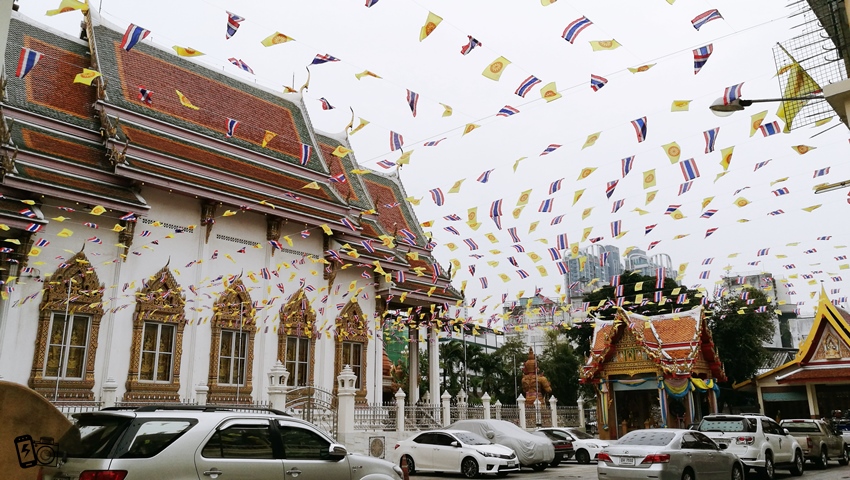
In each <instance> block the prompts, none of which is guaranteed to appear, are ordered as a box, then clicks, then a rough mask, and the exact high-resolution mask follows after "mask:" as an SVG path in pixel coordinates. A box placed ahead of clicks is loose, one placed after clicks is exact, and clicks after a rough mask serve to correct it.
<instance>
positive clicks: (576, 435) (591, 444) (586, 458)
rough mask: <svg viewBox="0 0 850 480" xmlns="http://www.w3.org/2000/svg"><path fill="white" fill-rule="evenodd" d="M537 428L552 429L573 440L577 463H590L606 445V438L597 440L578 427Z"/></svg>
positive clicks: (557, 433)
mask: <svg viewBox="0 0 850 480" xmlns="http://www.w3.org/2000/svg"><path fill="white" fill-rule="evenodd" d="M539 430H549V431H552V432H553V433H555V434H556V435H563V436H565V437H566V439H567V440H570V441H571V442H573V451H575V457H576V461H577V462H578V463H590V461H591V460H596V455H597V454H598V453H599V452H600V451H602V449H603V448H605V447H607V446H608V441H607V440H599V439H598V438H596V437H594V436H593V435H589V434H587V433H585V432H584V431H583V430H580V429H578V428H561V427H554V428H541V429H539Z"/></svg>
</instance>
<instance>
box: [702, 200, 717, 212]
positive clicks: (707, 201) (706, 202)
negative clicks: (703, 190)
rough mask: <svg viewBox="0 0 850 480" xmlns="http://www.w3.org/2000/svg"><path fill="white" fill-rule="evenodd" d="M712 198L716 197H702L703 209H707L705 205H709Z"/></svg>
mask: <svg viewBox="0 0 850 480" xmlns="http://www.w3.org/2000/svg"><path fill="white" fill-rule="evenodd" d="M712 200H714V197H705V198H703V199H702V208H703V210H705V207H707V206H708V204H709V203H711V201H712Z"/></svg>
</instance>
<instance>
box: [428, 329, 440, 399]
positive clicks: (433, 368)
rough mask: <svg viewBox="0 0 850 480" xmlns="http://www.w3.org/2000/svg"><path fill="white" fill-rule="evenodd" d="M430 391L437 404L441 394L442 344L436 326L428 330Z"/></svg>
mask: <svg viewBox="0 0 850 480" xmlns="http://www.w3.org/2000/svg"><path fill="white" fill-rule="evenodd" d="M428 390H429V391H430V392H431V398H432V399H433V401H434V403H437V394H438V393H440V342H439V338H437V328H436V327H435V326H431V328H429V329H428Z"/></svg>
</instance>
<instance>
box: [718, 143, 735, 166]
mask: <svg viewBox="0 0 850 480" xmlns="http://www.w3.org/2000/svg"><path fill="white" fill-rule="evenodd" d="M734 149H735V147H734V146H732V147H726V148H724V149H721V150H720V166H721V167H723V171H724V172H725V171H726V170H728V169H729V164H730V163H732V151H733V150H734Z"/></svg>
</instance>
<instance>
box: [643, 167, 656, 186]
mask: <svg viewBox="0 0 850 480" xmlns="http://www.w3.org/2000/svg"><path fill="white" fill-rule="evenodd" d="M654 186H655V169H654V168H653V169H652V170H647V171H645V172H643V189H644V190H646V189H647V188H652V187H654Z"/></svg>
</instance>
